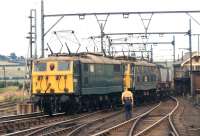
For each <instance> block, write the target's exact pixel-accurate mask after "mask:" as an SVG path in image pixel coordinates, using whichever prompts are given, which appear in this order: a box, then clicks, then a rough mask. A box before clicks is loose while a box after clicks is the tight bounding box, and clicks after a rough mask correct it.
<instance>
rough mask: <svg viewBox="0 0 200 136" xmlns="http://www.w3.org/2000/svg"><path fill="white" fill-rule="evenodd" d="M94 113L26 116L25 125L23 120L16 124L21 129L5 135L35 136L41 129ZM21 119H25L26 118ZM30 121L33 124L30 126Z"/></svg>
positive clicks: (66, 123) (65, 123)
mask: <svg viewBox="0 0 200 136" xmlns="http://www.w3.org/2000/svg"><path fill="white" fill-rule="evenodd" d="M98 112H99V113H102V112H103V111H98ZM98 112H95V113H98ZM95 113H83V114H81V115H72V116H66V115H65V114H63V113H62V114H56V115H54V116H53V117H50V116H48V115H44V116H41V117H33V118H27V119H28V122H27V123H28V124H27V125H25V124H23V122H21V123H20V124H18V125H17V126H19V127H20V128H21V127H22V128H23V129H20V128H18V129H17V130H15V132H13V133H8V134H6V135H5V136H22V135H34V136H35V135H36V134H37V133H40V132H43V129H44V130H46V129H47V130H48V129H51V128H52V127H53V128H54V126H55V127H57V126H59V125H62V123H63V124H64V125H69V124H68V123H70V122H73V121H75V120H78V119H79V118H82V117H90V116H91V115H92V114H95ZM23 120H24V121H25V120H26V118H25V119H23ZM36 120H37V121H36ZM34 122H35V123H36V124H35V123H34ZM61 122H62V123H61ZM30 123H31V124H33V125H31V126H30ZM60 123H61V124H60ZM34 124H35V125H34ZM70 125H71V124H70ZM24 126H28V127H26V128H24Z"/></svg>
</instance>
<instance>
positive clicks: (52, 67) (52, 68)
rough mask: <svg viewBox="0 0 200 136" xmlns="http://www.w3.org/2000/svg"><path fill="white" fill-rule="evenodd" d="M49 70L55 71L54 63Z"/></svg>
mask: <svg viewBox="0 0 200 136" xmlns="http://www.w3.org/2000/svg"><path fill="white" fill-rule="evenodd" d="M49 68H50V70H51V71H53V70H54V68H55V65H54V64H53V63H51V64H50V66H49Z"/></svg>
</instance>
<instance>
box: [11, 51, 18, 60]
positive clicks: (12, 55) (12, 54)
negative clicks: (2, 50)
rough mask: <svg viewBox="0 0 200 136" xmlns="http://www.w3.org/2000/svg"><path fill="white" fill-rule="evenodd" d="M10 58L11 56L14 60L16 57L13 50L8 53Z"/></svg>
mask: <svg viewBox="0 0 200 136" xmlns="http://www.w3.org/2000/svg"><path fill="white" fill-rule="evenodd" d="M10 58H11V59H12V60H16V59H17V56H16V54H15V53H14V52H12V53H10Z"/></svg>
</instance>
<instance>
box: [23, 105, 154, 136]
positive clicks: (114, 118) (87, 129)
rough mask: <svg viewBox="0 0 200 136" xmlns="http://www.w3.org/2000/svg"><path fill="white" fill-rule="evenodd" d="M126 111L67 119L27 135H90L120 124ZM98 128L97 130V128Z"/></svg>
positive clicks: (139, 112) (136, 112)
mask: <svg viewBox="0 0 200 136" xmlns="http://www.w3.org/2000/svg"><path fill="white" fill-rule="evenodd" d="M150 107H151V106H146V107H143V108H141V109H140V108H139V110H136V111H134V113H135V114H138V115H139V114H141V113H143V112H144V111H146V110H147V109H149V108H150ZM124 120H125V118H124V113H123V111H118V112H116V111H115V112H111V113H108V114H107V113H106V114H105V115H103V114H100V116H97V115H95V116H94V115H93V116H90V117H89V118H88V117H87V118H85V117H84V118H81V119H79V120H71V121H65V122H58V123H56V124H54V125H51V126H47V127H43V128H42V129H40V130H38V131H35V132H33V133H32V134H29V135H27V136H33V135H34V136H36V135H43V136H55V135H56V136H57V135H59V136H62V135H67V136H73V135H75V136H78V135H81V136H85V135H90V134H92V133H94V132H96V131H99V130H100V129H99V127H101V128H102V129H104V128H105V127H108V126H109V125H113V124H119V123H120V122H124ZM96 128H97V129H98V130H97V129H96Z"/></svg>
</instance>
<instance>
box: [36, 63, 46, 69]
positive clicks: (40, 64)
mask: <svg viewBox="0 0 200 136" xmlns="http://www.w3.org/2000/svg"><path fill="white" fill-rule="evenodd" d="M46 70H47V64H46V63H35V64H34V71H46Z"/></svg>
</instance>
